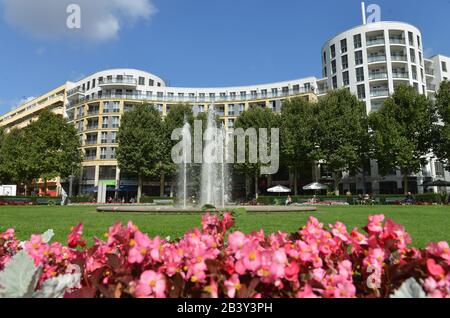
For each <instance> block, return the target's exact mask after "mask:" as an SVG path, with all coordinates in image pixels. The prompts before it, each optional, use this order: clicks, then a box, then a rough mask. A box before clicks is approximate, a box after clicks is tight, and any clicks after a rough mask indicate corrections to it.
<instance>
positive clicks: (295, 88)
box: [292, 85, 300, 94]
mask: <svg viewBox="0 0 450 318" xmlns="http://www.w3.org/2000/svg"><path fill="white" fill-rule="evenodd" d="M292 91H293V92H294V94H297V93H299V92H300V85H294V86H292Z"/></svg>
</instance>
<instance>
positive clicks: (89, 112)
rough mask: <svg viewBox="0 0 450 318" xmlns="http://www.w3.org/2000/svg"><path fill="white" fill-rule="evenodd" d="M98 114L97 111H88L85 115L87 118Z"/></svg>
mask: <svg viewBox="0 0 450 318" xmlns="http://www.w3.org/2000/svg"><path fill="white" fill-rule="evenodd" d="M98 114H99V110H98V109H97V110H92V111H88V113H87V115H88V117H89V116H98Z"/></svg>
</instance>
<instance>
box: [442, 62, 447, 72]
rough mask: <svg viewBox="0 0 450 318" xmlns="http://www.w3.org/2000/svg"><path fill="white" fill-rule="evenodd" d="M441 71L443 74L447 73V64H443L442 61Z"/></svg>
mask: <svg viewBox="0 0 450 318" xmlns="http://www.w3.org/2000/svg"><path fill="white" fill-rule="evenodd" d="M442 71H443V72H448V70H447V63H446V62H444V61H442Z"/></svg>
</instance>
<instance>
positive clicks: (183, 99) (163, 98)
mask: <svg viewBox="0 0 450 318" xmlns="http://www.w3.org/2000/svg"><path fill="white" fill-rule="evenodd" d="M314 92H315V91H314V88H312V87H301V88H300V89H289V90H285V91H282V90H278V91H273V92H264V93H263V92H258V93H257V94H253V95H251V94H245V95H240V94H236V95H234V94H227V95H224V96H202V95H197V96H172V95H146V94H101V95H99V94H93V95H92V96H91V95H89V96H86V97H84V98H80V99H78V100H76V101H72V102H70V103H69V104H68V105H67V109H71V108H73V107H75V106H77V105H79V104H82V103H86V102H88V101H94V100H111V99H125V100H139V101H148V102H155V103H164V102H172V103H199V102H200V103H213V102H228V101H229V102H231V101H240V102H245V101H253V100H261V99H273V98H284V97H295V96H298V95H303V94H308V93H314Z"/></svg>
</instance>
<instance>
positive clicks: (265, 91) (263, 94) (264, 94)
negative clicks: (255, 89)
mask: <svg viewBox="0 0 450 318" xmlns="http://www.w3.org/2000/svg"><path fill="white" fill-rule="evenodd" d="M261 96H262V97H267V89H263V90H261Z"/></svg>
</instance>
